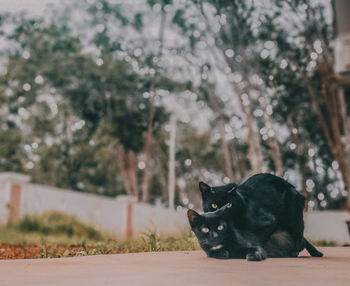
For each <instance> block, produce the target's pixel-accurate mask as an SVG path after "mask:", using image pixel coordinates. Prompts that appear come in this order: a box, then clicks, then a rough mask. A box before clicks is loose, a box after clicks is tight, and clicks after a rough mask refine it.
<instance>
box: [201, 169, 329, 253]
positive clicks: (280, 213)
mask: <svg viewBox="0 0 350 286" xmlns="http://www.w3.org/2000/svg"><path fill="white" fill-rule="evenodd" d="M199 188H200V191H201V193H202V198H203V209H204V211H205V212H208V211H213V210H216V209H219V208H221V207H223V206H224V205H225V204H227V203H231V204H232V217H231V218H232V222H233V225H234V226H235V227H236V228H237V229H244V230H247V231H249V232H252V233H254V234H255V235H256V236H257V237H259V241H260V242H261V243H262V245H265V244H266V245H268V241H269V240H270V243H271V239H272V238H273V234H274V235H275V236H276V231H277V230H279V231H281V230H283V231H284V233H285V236H287V237H290V238H291V240H292V242H293V243H292V244H293V251H290V250H289V249H288V253H289V254H290V256H297V255H298V254H299V252H300V251H301V250H303V249H304V248H306V249H307V250H308V252H309V253H310V254H311V255H312V256H317V257H320V256H322V255H323V254H322V253H321V252H319V251H317V250H316V249H315V248H314V247H313V246H312V245H311V244H310V243H309V242H307V241H306V240H305V238H304V236H303V232H304V221H303V208H304V202H305V198H304V197H303V196H302V195H301V194H299V193H298V191H297V190H296V189H295V187H294V186H292V185H291V184H289V183H288V182H287V181H285V180H283V179H282V178H279V177H277V176H274V175H271V174H257V175H254V176H252V177H250V178H249V179H248V180H246V181H245V182H243V183H242V184H240V185H235V184H228V185H224V186H217V187H210V186H208V185H207V184H205V183H203V182H200V183H199ZM270 245H271V244H270ZM288 245H290V244H288ZM278 251H279V250H278ZM270 252H272V250H271V248H270ZM281 256H282V255H281Z"/></svg>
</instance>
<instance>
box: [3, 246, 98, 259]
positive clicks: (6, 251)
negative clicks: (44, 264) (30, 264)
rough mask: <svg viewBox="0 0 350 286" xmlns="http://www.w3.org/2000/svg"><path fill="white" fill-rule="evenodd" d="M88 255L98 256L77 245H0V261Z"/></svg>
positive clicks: (93, 250) (89, 248) (91, 249)
mask: <svg viewBox="0 0 350 286" xmlns="http://www.w3.org/2000/svg"><path fill="white" fill-rule="evenodd" d="M88 254H90V255H91V254H96V250H95V249H94V248H92V247H89V246H87V247H82V246H76V245H56V246H39V245H36V244H32V245H25V246H20V245H11V244H7V243H3V244H1V245H0V259H25V258H58V257H72V256H83V255H88Z"/></svg>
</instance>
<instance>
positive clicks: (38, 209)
mask: <svg viewBox="0 0 350 286" xmlns="http://www.w3.org/2000/svg"><path fill="white" fill-rule="evenodd" d="M48 210H59V211H63V212H66V213H68V214H72V215H75V216H77V217H78V218H79V219H80V220H82V221H83V222H86V223H88V224H92V225H95V226H97V227H100V228H104V229H108V230H110V231H112V232H113V233H117V234H123V230H124V229H125V221H126V217H125V216H126V213H125V202H122V201H118V200H116V199H113V198H107V197H102V196H97V195H93V194H87V193H79V192H74V191H69V190H64V189H58V188H53V187H48V186H42V185H34V184H26V185H24V186H23V189H22V199H21V215H26V214H33V213H42V212H45V211H48Z"/></svg>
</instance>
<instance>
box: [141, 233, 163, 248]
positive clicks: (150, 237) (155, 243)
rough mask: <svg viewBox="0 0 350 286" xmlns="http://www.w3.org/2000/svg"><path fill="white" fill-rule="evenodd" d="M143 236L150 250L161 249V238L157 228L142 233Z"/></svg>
mask: <svg viewBox="0 0 350 286" xmlns="http://www.w3.org/2000/svg"><path fill="white" fill-rule="evenodd" d="M141 238H142V240H143V241H144V242H146V243H147V244H148V246H149V251H159V250H160V238H159V234H158V233H157V230H156V229H155V228H153V229H151V230H148V231H146V232H142V233H141Z"/></svg>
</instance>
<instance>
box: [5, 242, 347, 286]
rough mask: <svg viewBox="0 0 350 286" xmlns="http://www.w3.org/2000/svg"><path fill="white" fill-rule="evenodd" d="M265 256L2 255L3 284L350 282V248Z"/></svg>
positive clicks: (270, 285) (285, 285) (336, 285)
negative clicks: (22, 257)
mask: <svg viewBox="0 0 350 286" xmlns="http://www.w3.org/2000/svg"><path fill="white" fill-rule="evenodd" d="M322 251H323V252H324V254H325V257H323V258H311V257H309V256H307V254H306V253H302V257H299V258H293V259H268V260H266V261H264V262H248V261H245V260H216V259H209V258H207V257H206V256H205V254H204V253H203V252H202V251H193V252H162V253H135V254H117V255H100V256H88V257H74V258H60V259H28V260H7V261H6V260H3V261H0V285H1V286H17V285H21V286H31V285H35V286H57V285H64V286H71V285H72V286H73V285H74V286H80V285H84V286H90V285H98V286H108V285H113V286H119V285H121V286H129V285H130V286H131V285H138V286H148V285H150V286H163V285H164V286H172V285H176V286H196V285H198V286H207V285H208V286H226V285H237V286H246V285H249V286H255V285H259V286H265V285H266V286H274V285H276V286H289V285H291V286H296V285H298V286H308V285H315V286H326V285H327V286H340V285H344V286H345V285H346V286H349V285H350V248H340V247H334V248H322Z"/></svg>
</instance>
